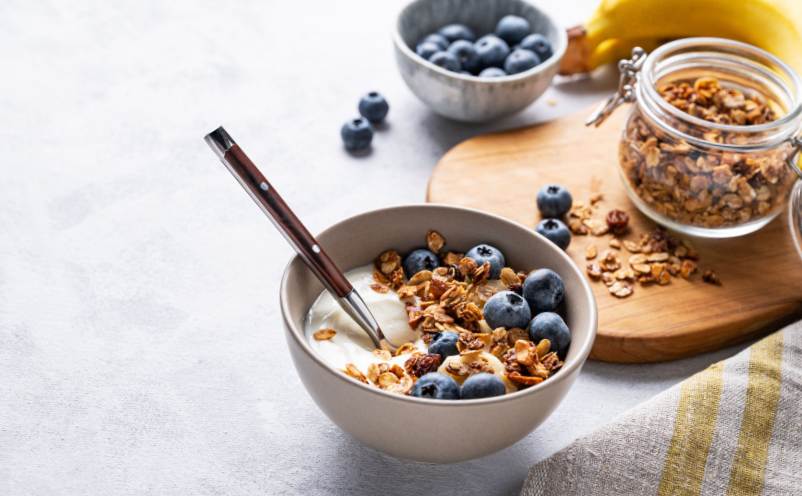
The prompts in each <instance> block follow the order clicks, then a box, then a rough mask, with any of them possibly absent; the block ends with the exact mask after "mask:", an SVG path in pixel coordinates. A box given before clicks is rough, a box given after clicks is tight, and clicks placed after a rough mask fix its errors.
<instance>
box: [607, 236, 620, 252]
mask: <svg viewBox="0 0 802 496" xmlns="http://www.w3.org/2000/svg"><path fill="white" fill-rule="evenodd" d="M608 244H609V245H610V248H615V249H616V250H618V249H620V248H621V241H619V240H618V238H610V242H609V243H608Z"/></svg>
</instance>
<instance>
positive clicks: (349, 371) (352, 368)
mask: <svg viewBox="0 0 802 496" xmlns="http://www.w3.org/2000/svg"><path fill="white" fill-rule="evenodd" d="M343 372H345V375H347V376H349V377H353V378H354V379H356V380H358V381H359V382H364V383H365V384H367V383H368V379H367V377H365V374H363V373H362V372H360V371H359V369H358V368H356V365H354V364H353V363H347V364H345V368H344V369H343Z"/></svg>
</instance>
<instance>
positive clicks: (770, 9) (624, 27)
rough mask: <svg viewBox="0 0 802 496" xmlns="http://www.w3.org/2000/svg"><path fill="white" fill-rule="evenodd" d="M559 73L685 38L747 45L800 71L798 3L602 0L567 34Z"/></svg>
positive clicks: (801, 4)
mask: <svg viewBox="0 0 802 496" xmlns="http://www.w3.org/2000/svg"><path fill="white" fill-rule="evenodd" d="M568 35H569V43H568V50H567V52H566V55H565V57H564V59H563V61H562V63H561V65H560V73H561V74H577V73H581V72H589V71H591V70H593V69H595V68H596V67H599V66H601V65H604V64H607V63H609V62H614V61H617V60H619V59H621V58H627V57H629V53H630V51H631V49H632V47H634V46H641V47H643V48H644V49H646V50H651V49H654V48H655V47H657V46H658V45H659V44H660V43H662V42H664V41H666V40H671V39H677V38H686V37H690V36H716V37H721V38H730V39H734V40H740V41H744V42H746V43H750V44H753V45H755V46H758V47H760V48H763V49H764V50H766V51H768V52H770V53H773V54H774V55H776V56H777V57H779V58H780V59H782V60H783V61H785V62H786V63H788V64H789V65H790V66H791V67H793V68H794V69H795V70H796V71H797V72H798V73H802V0H602V2H601V4H600V5H599V7H598V9H597V10H596V12H595V13H594V14H593V16H591V18H590V20H588V21H587V22H586V23H585V24H584V25H583V26H578V27H575V28H571V29H569V30H568Z"/></svg>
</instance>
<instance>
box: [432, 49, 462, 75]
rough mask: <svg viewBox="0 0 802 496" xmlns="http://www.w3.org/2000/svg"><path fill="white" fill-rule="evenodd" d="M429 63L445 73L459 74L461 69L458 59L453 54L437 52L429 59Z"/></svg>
mask: <svg viewBox="0 0 802 496" xmlns="http://www.w3.org/2000/svg"><path fill="white" fill-rule="evenodd" d="M429 62H431V63H432V64H434V65H437V66H440V67H442V68H443V69H445V70H447V71H454V72H459V71H460V69H462V66H461V65H460V63H459V59H458V58H457V57H456V56H455V55H454V54H453V53H448V52H437V53H435V54H434V55H432V56H431V57H429Z"/></svg>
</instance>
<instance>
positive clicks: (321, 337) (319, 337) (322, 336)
mask: <svg viewBox="0 0 802 496" xmlns="http://www.w3.org/2000/svg"><path fill="white" fill-rule="evenodd" d="M336 334H337V331H335V330H334V329H331V328H329V327H327V328H325V329H321V330H319V331H316V332H315V333H314V334H312V337H314V338H315V341H326V340H329V339H331V338H333V337H334V336H335V335H336Z"/></svg>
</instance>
